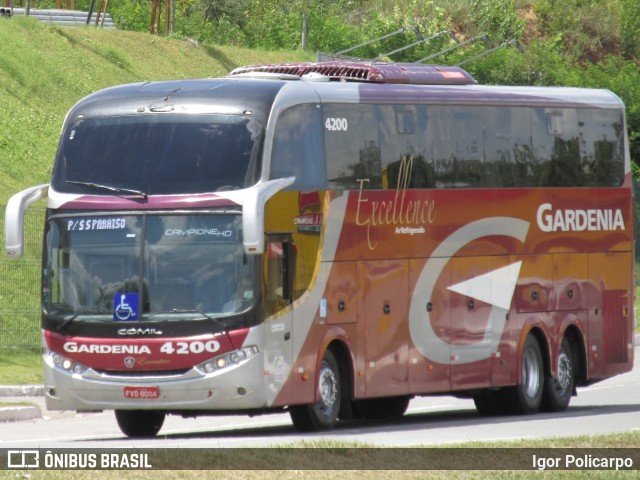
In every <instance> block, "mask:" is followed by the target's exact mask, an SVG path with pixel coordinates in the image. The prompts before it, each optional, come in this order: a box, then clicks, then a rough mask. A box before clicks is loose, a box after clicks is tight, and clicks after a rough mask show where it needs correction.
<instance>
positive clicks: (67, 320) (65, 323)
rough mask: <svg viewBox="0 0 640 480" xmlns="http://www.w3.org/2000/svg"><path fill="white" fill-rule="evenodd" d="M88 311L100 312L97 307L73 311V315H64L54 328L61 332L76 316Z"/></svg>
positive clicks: (85, 313)
mask: <svg viewBox="0 0 640 480" xmlns="http://www.w3.org/2000/svg"><path fill="white" fill-rule="evenodd" d="M90 313H101V312H100V310H99V309H97V308H95V307H93V308H86V309H84V310H80V311H79V312H78V313H74V314H73V315H69V316H68V317H65V318H63V319H62V323H61V324H60V325H58V328H56V330H57V331H58V332H62V331H63V330H64V329H66V328H67V326H69V324H70V323H71V322H73V321H74V320H75V319H76V318H78V317H79V316H80V315H87V314H90Z"/></svg>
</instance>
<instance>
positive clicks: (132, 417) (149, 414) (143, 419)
mask: <svg viewBox="0 0 640 480" xmlns="http://www.w3.org/2000/svg"><path fill="white" fill-rule="evenodd" d="M164 417H165V414H164V412H157V411H155V410H116V420H117V421H118V426H119V427H120V430H121V431H122V433H124V434H125V435H126V436H127V437H134V438H141V437H155V436H156V435H157V434H158V432H159V431H160V429H161V428H162V424H163V423H164Z"/></svg>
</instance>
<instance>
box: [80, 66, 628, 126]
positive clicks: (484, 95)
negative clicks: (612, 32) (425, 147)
mask: <svg viewBox="0 0 640 480" xmlns="http://www.w3.org/2000/svg"><path fill="white" fill-rule="evenodd" d="M363 69H367V70H366V71H365V70H363ZM358 76H360V77H362V78H361V79H360V80H357V81H356V80H354V81H342V82H337V83H336V82H333V81H331V80H332V79H333V80H336V79H342V80H344V79H346V78H356V77H358ZM265 78H268V79H270V80H265ZM285 92H288V93H285ZM294 92H296V93H294ZM283 94H284V97H290V98H295V99H296V100H294V103H296V102H307V101H308V102H313V101H318V100H320V101H321V102H335V101H337V102H345V101H346V102H349V103H410V104H411V103H413V104H441V105H446V104H449V105H504V106H509V105H511V106H524V105H529V106H537V107H551V108H552V107H558V108H560V107H577V108H581V107H596V108H612V109H622V108H624V106H623V104H622V101H621V100H620V99H619V98H618V97H617V96H616V95H615V94H613V93H612V92H610V91H608V90H602V89H584V88H569V87H529V86H522V87H515V86H485V85H477V84H476V81H475V80H474V79H473V78H472V77H471V76H470V75H469V74H467V73H466V72H465V71H464V70H462V69H460V68H457V67H439V66H434V65H411V64H410V65H407V64H385V63H371V62H369V63H367V62H360V63H356V62H346V63H345V62H318V63H287V64H276V65H263V66H250V67H240V68H237V69H235V70H233V71H232V72H231V73H230V74H229V76H227V77H224V78H209V79H195V80H173V81H157V82H143V83H135V84H128V85H121V86H117V87H111V88H107V89H104V90H100V91H98V92H95V93H93V94H91V95H89V96H88V97H85V98H84V99H82V100H80V101H79V102H78V103H77V104H76V105H75V106H74V107H73V108H72V110H71V111H70V112H69V115H70V118H73V117H77V116H80V115H83V116H111V115H127V114H134V115H135V114H144V113H155V112H158V113H160V112H169V111H173V112H175V113H193V112H196V113H228V114H245V113H246V112H252V114H254V115H255V116H256V117H255V118H257V119H258V120H260V121H262V122H263V123H266V121H267V119H268V116H269V114H270V113H269V112H270V111H271V109H272V107H273V105H274V102H275V101H276V98H277V97H279V96H280V97H282V95H283ZM292 94H293V97H291V95H292Z"/></svg>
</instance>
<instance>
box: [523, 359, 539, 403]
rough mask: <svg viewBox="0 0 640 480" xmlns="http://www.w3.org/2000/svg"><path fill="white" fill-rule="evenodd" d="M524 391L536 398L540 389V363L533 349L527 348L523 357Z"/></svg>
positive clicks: (530, 396)
mask: <svg viewBox="0 0 640 480" xmlns="http://www.w3.org/2000/svg"><path fill="white" fill-rule="evenodd" d="M522 378H523V384H524V391H525V393H526V395H527V396H528V397H529V398H535V396H536V395H537V393H538V390H539V389H540V364H539V363H538V359H537V357H536V354H535V352H534V351H533V350H532V349H527V351H526V352H525V354H524V358H523V359H522Z"/></svg>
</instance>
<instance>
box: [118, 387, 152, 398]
mask: <svg viewBox="0 0 640 480" xmlns="http://www.w3.org/2000/svg"><path fill="white" fill-rule="evenodd" d="M124 398H129V399H133V400H156V399H158V398H160V389H159V388H158V387H124Z"/></svg>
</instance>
